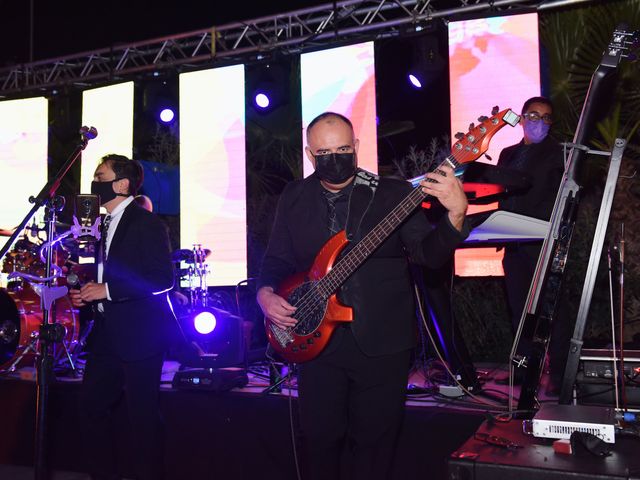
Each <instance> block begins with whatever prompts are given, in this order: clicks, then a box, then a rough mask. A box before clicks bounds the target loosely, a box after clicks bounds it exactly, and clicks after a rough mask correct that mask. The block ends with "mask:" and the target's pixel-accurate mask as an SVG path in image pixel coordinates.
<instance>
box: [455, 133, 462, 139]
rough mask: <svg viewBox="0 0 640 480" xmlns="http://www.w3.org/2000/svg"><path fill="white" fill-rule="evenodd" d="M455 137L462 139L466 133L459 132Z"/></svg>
mask: <svg viewBox="0 0 640 480" xmlns="http://www.w3.org/2000/svg"><path fill="white" fill-rule="evenodd" d="M454 137H456V139H458V140H462V139H463V138H464V133H462V132H458V133H456V134H455V135H454Z"/></svg>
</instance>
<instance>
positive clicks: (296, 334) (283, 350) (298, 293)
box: [265, 107, 520, 363]
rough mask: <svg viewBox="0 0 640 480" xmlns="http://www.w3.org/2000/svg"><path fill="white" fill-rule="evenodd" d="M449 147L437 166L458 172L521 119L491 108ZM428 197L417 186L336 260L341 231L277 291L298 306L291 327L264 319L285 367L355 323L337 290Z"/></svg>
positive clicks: (344, 241)
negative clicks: (340, 328) (307, 266)
mask: <svg viewBox="0 0 640 480" xmlns="http://www.w3.org/2000/svg"><path fill="white" fill-rule="evenodd" d="M480 120H481V122H480V123H479V124H478V125H477V126H473V125H472V126H471V128H470V129H469V132H468V133H467V134H466V135H464V136H462V137H461V138H460V139H459V140H458V141H457V142H456V143H455V144H454V145H453V147H452V149H451V154H450V155H449V156H448V157H447V158H446V159H445V160H444V161H443V162H442V164H441V165H445V164H446V165H449V166H451V167H452V168H454V169H455V168H458V167H459V166H461V165H462V164H464V163H469V162H473V161H474V160H476V159H478V158H479V157H480V156H481V155H482V154H483V153H485V152H486V151H487V149H488V148H489V142H490V140H491V138H492V137H493V135H494V134H495V133H496V132H497V131H498V130H500V129H501V128H502V127H504V126H505V125H507V124H509V125H511V126H515V125H516V124H517V123H518V121H519V120H520V117H519V116H518V115H516V114H515V113H514V112H513V111H512V110H510V109H506V110H503V111H501V112H498V108H497V107H496V108H494V109H493V112H492V116H491V117H490V118H487V117H481V118H480ZM426 196H427V195H426V194H425V193H424V192H423V191H422V189H421V187H416V188H414V189H413V191H412V192H411V193H410V194H409V195H407V196H406V197H405V198H404V199H403V200H402V201H401V202H400V204H398V205H397V206H396V207H395V208H394V209H393V210H392V211H391V212H389V213H388V214H387V215H386V216H385V217H384V218H383V219H382V220H381V221H380V223H378V225H376V226H375V227H374V228H373V229H372V230H371V231H370V232H369V233H368V234H367V235H366V236H365V237H364V238H363V239H362V240H360V241H359V242H358V243H357V244H356V245H355V246H354V247H353V248H352V249H351V250H350V251H349V252H348V253H346V254H345V255H344V256H342V257H341V258H340V259H339V260H338V257H339V256H340V253H341V252H342V251H343V250H344V248H345V247H346V246H347V244H348V243H349V241H348V240H347V236H346V233H345V231H344V230H343V231H341V232H338V233H337V234H335V235H334V236H333V237H331V238H330V239H329V240H328V241H327V243H325V244H324V246H323V247H322V248H321V249H320V251H319V252H318V254H317V255H316V258H315V260H314V262H313V265H312V266H311V269H310V270H309V271H308V272H300V273H298V274H295V275H293V276H291V277H289V278H288V279H286V280H285V281H284V282H283V283H282V285H280V288H279V289H278V290H277V293H278V295H280V296H281V297H283V298H285V299H287V301H288V302H289V303H290V304H291V305H293V306H295V307H297V310H296V312H295V315H294V316H295V318H296V319H298V323H297V324H296V325H295V326H294V327H290V328H286V329H284V328H280V327H278V326H277V325H276V324H274V323H273V322H271V321H270V320H269V319H266V320H265V324H266V331H267V337H268V339H269V343H270V344H271V346H272V347H273V348H274V349H275V351H277V352H278V353H279V354H280V355H281V356H282V357H283V358H284V359H286V360H287V361H289V362H295V363H302V362H306V361H309V360H311V359H313V358H315V357H316V356H318V355H319V354H320V352H322V350H323V349H324V348H325V346H326V345H327V343H328V342H329V339H330V338H331V335H332V333H333V330H334V329H335V328H336V327H337V326H338V325H339V324H341V323H342V322H351V321H353V310H352V308H351V307H347V306H345V305H342V304H341V303H340V302H339V301H338V298H337V296H336V292H337V290H338V288H340V286H341V285H342V284H343V283H344V282H345V281H346V280H347V278H349V276H350V275H351V274H352V273H353V272H354V271H355V270H356V269H357V268H358V267H359V266H360V265H362V263H364V261H365V260H366V259H367V258H368V257H369V255H371V254H372V253H373V252H374V251H375V250H376V249H377V248H378V247H379V246H380V245H381V244H382V242H384V241H385V240H386V239H387V238H388V237H389V235H390V234H391V233H392V232H393V231H394V230H395V229H396V228H397V227H398V226H399V225H400V224H401V223H402V222H403V221H404V220H405V219H406V218H407V217H408V216H409V215H410V214H411V213H412V212H413V211H414V210H415V209H416V207H418V205H420V204H421V203H422V201H423V200H424V199H425V197H426Z"/></svg>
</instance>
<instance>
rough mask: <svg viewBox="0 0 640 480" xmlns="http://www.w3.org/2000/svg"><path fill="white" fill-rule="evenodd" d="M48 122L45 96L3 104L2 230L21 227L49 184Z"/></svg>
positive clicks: (0, 156)
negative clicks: (32, 200) (35, 198)
mask: <svg viewBox="0 0 640 480" xmlns="http://www.w3.org/2000/svg"><path fill="white" fill-rule="evenodd" d="M48 120H49V119H48V101H47V99H46V98H44V97H37V98H28V99H24V100H7V101H3V102H0V179H2V186H1V188H0V228H4V229H11V228H13V227H15V226H16V225H18V223H20V221H21V220H22V219H23V217H24V216H25V215H26V214H27V212H28V211H29V210H30V209H31V207H33V205H32V204H31V203H29V196H31V195H37V194H38V193H39V192H40V190H41V189H42V187H43V186H44V185H45V183H46V182H47V130H48ZM4 240H6V239H4V238H2V237H0V245H4Z"/></svg>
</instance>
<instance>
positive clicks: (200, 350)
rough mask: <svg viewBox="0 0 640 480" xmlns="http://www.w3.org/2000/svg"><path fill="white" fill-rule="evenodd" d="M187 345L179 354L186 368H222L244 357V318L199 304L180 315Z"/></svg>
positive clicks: (232, 364)
mask: <svg viewBox="0 0 640 480" xmlns="http://www.w3.org/2000/svg"><path fill="white" fill-rule="evenodd" d="M179 322H180V325H181V327H182V331H183V332H184V335H185V337H186V340H187V343H188V346H187V347H188V348H186V349H185V351H184V352H183V353H182V354H181V355H180V356H181V358H180V360H181V363H182V365H183V366H185V367H195V368H221V367H231V366H237V365H241V364H243V363H244V360H245V356H246V354H245V342H244V334H243V319H242V318H241V317H239V316H237V315H233V314H231V313H229V312H227V311H225V310H221V309H219V308H214V307H198V308H193V309H190V311H187V312H185V313H184V314H183V315H180V317H179Z"/></svg>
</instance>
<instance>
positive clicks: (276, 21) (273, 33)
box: [0, 0, 592, 97]
mask: <svg viewBox="0 0 640 480" xmlns="http://www.w3.org/2000/svg"><path fill="white" fill-rule="evenodd" d="M589 1H592V0H551V1H546V2H541V1H540V0H537V1H534V0H368V1H367V0H343V1H340V2H337V4H336V5H335V8H334V4H333V3H327V4H324V5H319V6H316V7H310V8H305V9H300V10H295V11H292V12H288V13H282V14H277V15H272V16H268V17H262V18H258V19H254V20H247V21H243V22H235V23H229V24H226V25H222V26H216V27H213V28H211V29H207V30H198V31H193V32H187V33H182V34H178V35H172V36H168V37H163V38H157V39H154V40H145V41H140V42H135V43H130V44H126V45H115V46H112V47H109V48H103V49H99V50H94V51H90V52H84V53H81V54H75V55H68V56H64V57H59V58H54V59H50V60H43V61H38V62H33V63H28V64H22V65H17V66H13V67H10V68H5V69H1V70H0V97H9V96H19V95H25V94H30V93H34V91H47V90H51V89H55V88H60V87H62V86H66V85H75V86H79V87H86V86H88V85H91V84H94V83H100V82H111V81H118V80H122V79H125V78H127V77H130V76H132V75H135V74H139V73H143V72H152V71H159V70H162V69H167V68H172V67H175V68H178V67H179V68H181V69H189V68H202V67H205V66H214V65H222V64H229V63H235V62H242V61H247V60H250V59H252V58H253V59H260V58H262V57H264V56H266V55H269V54H272V53H274V52H276V51H279V52H282V53H298V52H300V51H302V50H304V49H309V48H318V47H320V46H323V45H329V44H332V43H338V42H348V41H351V40H355V39H361V38H377V37H380V36H385V35H397V34H398V33H400V32H401V31H402V30H407V29H411V28H413V29H419V28H421V26H422V25H423V24H426V23H428V22H429V21H430V20H432V19H435V18H448V17H450V16H452V15H456V14H461V13H492V14H495V13H498V12H500V11H501V10H505V9H509V8H513V7H530V8H545V6H546V7H549V8H552V7H553V6H555V5H558V6H565V5H567V4H575V3H586V2H589Z"/></svg>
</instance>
